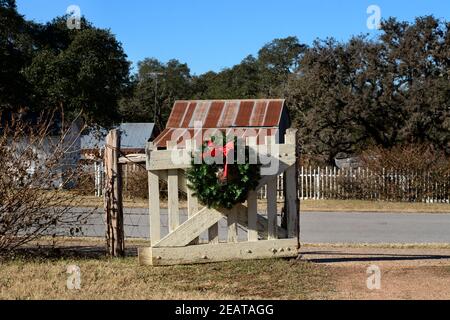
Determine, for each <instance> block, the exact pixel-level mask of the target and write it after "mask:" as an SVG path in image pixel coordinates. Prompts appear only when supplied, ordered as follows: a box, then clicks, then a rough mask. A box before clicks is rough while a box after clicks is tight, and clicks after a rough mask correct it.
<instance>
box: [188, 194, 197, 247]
mask: <svg viewBox="0 0 450 320" xmlns="http://www.w3.org/2000/svg"><path fill="white" fill-rule="evenodd" d="M192 193H193V192H192V190H191V189H189V188H187V202H188V203H187V205H188V218H191V217H193V216H194V215H195V214H197V212H198V199H197V197H194V196H193V195H192ZM198 241H199V238H195V239H194V240H192V242H191V244H198Z"/></svg>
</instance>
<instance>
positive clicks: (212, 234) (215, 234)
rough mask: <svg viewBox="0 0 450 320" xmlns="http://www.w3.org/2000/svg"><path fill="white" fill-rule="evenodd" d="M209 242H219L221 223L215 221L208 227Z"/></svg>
mask: <svg viewBox="0 0 450 320" xmlns="http://www.w3.org/2000/svg"><path fill="white" fill-rule="evenodd" d="M208 239H209V243H219V223H217V222H216V223H215V224H213V225H212V227H210V228H209V229H208Z"/></svg>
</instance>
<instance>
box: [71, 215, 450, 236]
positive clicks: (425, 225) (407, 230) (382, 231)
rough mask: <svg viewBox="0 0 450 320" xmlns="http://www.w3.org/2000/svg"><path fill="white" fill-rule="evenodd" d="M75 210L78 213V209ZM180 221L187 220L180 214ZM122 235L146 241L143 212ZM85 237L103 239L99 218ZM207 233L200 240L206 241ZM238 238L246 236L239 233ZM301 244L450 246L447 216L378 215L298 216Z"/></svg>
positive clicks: (163, 226) (449, 218)
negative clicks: (435, 244)
mask: <svg viewBox="0 0 450 320" xmlns="http://www.w3.org/2000/svg"><path fill="white" fill-rule="evenodd" d="M78 210H81V208H80V209H78ZM161 213H162V214H161V229H162V235H164V234H166V233H167V232H168V228H167V210H165V209H162V210H161ZM181 213H182V215H181V221H182V222H183V221H185V220H186V219H187V215H186V212H185V211H181ZM124 219H125V234H126V235H127V236H128V237H131V238H148V237H149V219H148V215H147V211H146V209H126V213H125V218H124ZM82 229H83V232H84V235H85V236H103V235H104V225H103V218H102V215H101V214H98V215H94V216H93V217H92V218H91V219H90V221H89V223H88V225H87V226H84V227H83V228H82ZM226 232H227V231H226V220H225V219H223V220H221V221H220V223H219V238H220V239H222V240H225V239H226V234H227V233H226ZM205 236H206V233H205V234H203V236H202V237H201V238H205ZM239 238H241V239H246V232H245V230H243V229H240V230H239ZM301 241H302V242H308V243H450V214H431V213H378V212H374V213H371V212H364V213H362V212H338V213H335V212H305V213H302V214H301Z"/></svg>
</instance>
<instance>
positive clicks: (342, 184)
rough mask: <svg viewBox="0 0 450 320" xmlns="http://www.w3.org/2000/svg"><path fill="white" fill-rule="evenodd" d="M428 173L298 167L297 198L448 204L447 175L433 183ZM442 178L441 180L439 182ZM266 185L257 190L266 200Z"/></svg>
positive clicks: (279, 188) (280, 195)
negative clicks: (379, 172) (376, 172)
mask: <svg viewBox="0 0 450 320" xmlns="http://www.w3.org/2000/svg"><path fill="white" fill-rule="evenodd" d="M430 177H431V174H428V173H427V174H423V173H421V174H418V173H410V172H403V171H400V170H393V169H385V170H383V173H382V174H375V173H373V172H371V171H370V170H368V169H366V168H356V169H345V170H343V169H338V168H336V167H325V168H321V167H317V168H313V167H300V168H299V181H298V186H299V191H298V192H299V197H300V199H302V200H307V199H309V200H320V199H367V200H388V201H389V200H395V201H409V202H428V203H450V191H449V190H450V189H449V184H450V177H446V178H447V179H440V180H439V181H440V183H436V182H433V180H432V179H431V178H430ZM442 181H443V182H442ZM266 196H267V191H266V190H265V188H263V189H261V190H260V192H259V197H260V198H261V199H266ZM277 196H278V198H279V199H282V198H283V176H279V177H278V182H277Z"/></svg>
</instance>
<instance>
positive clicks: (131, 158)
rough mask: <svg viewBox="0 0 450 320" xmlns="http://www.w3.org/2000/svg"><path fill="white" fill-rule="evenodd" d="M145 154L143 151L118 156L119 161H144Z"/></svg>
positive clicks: (124, 162)
mask: <svg viewBox="0 0 450 320" xmlns="http://www.w3.org/2000/svg"><path fill="white" fill-rule="evenodd" d="M146 158H147V155H146V154H145V153H142V154H140V153H135V154H127V156H126V157H120V158H119V163H121V164H127V163H145V161H146Z"/></svg>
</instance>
